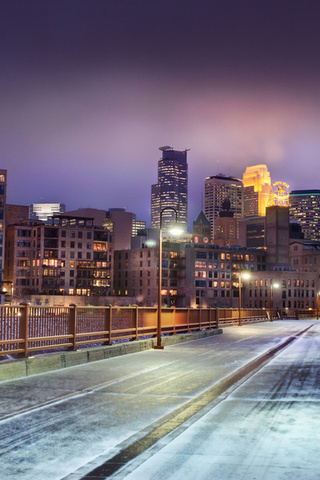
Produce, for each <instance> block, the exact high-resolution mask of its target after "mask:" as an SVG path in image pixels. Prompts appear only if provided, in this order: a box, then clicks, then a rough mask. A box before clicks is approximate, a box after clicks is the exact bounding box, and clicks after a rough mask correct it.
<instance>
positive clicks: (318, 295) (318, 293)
mask: <svg viewBox="0 0 320 480" xmlns="http://www.w3.org/2000/svg"><path fill="white" fill-rule="evenodd" d="M319 300H320V292H319V291H318V292H317V297H316V302H317V305H316V307H317V320H319Z"/></svg>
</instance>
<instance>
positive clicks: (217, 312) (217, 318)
mask: <svg viewBox="0 0 320 480" xmlns="http://www.w3.org/2000/svg"><path fill="white" fill-rule="evenodd" d="M216 326H217V328H219V309H218V308H216Z"/></svg>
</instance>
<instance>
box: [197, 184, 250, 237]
mask: <svg viewBox="0 0 320 480" xmlns="http://www.w3.org/2000/svg"><path fill="white" fill-rule="evenodd" d="M226 200H229V202H230V211H232V212H233V217H234V218H235V219H236V221H237V222H239V221H240V220H241V218H242V215H243V185H242V182H241V180H239V179H238V178H235V177H225V176H223V175H214V176H212V177H207V178H206V179H205V182H204V213H205V216H206V217H207V219H208V220H209V222H210V224H211V237H212V238H214V235H215V221H216V219H217V218H219V212H220V211H221V210H222V205H223V203H224V202H225V201H226ZM236 234H237V235H238V227H237V231H236Z"/></svg>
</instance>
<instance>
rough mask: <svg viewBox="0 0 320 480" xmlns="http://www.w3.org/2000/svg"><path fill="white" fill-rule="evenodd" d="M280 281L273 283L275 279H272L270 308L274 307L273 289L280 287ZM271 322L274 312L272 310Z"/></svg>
mask: <svg viewBox="0 0 320 480" xmlns="http://www.w3.org/2000/svg"><path fill="white" fill-rule="evenodd" d="M279 287H280V285H279V283H273V279H271V280H270V310H272V309H273V289H274V288H279ZM271 322H272V312H271Z"/></svg>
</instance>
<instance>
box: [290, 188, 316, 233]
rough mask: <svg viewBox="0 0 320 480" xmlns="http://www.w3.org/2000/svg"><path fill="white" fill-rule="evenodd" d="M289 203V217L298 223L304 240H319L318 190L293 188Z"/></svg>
mask: <svg viewBox="0 0 320 480" xmlns="http://www.w3.org/2000/svg"><path fill="white" fill-rule="evenodd" d="M289 203H290V205H289V214H290V218H291V219H292V220H293V221H295V222H299V223H300V225H301V229H302V232H303V234H304V238H305V240H311V241H313V242H320V190H293V191H292V192H291V193H290V198H289Z"/></svg>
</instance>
